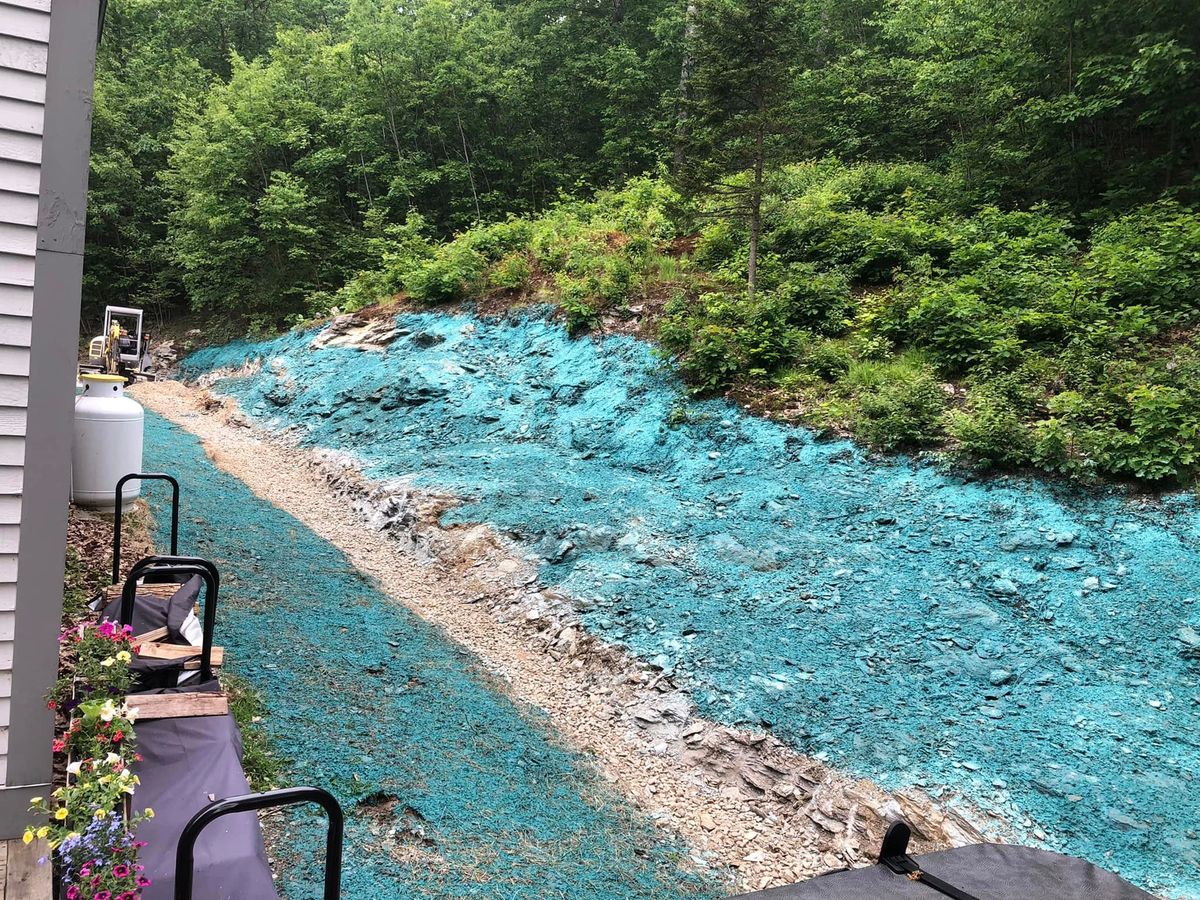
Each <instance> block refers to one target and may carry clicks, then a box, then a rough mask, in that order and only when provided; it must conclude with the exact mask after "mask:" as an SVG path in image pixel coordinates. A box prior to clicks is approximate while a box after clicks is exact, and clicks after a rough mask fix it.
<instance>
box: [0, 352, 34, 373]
mask: <svg viewBox="0 0 1200 900" xmlns="http://www.w3.org/2000/svg"><path fill="white" fill-rule="evenodd" d="M0 375H21V376H24V377H28V376H29V348H28V347H3V346H0Z"/></svg>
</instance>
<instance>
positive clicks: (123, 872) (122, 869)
mask: <svg viewBox="0 0 1200 900" xmlns="http://www.w3.org/2000/svg"><path fill="white" fill-rule="evenodd" d="M113 875H115V876H116V877H117V878H126V877H128V875H129V866H127V865H125V863H118V864H117V865H115V866H113Z"/></svg>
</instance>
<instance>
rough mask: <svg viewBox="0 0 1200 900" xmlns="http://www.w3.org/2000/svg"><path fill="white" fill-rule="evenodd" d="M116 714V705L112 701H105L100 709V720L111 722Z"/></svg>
mask: <svg viewBox="0 0 1200 900" xmlns="http://www.w3.org/2000/svg"><path fill="white" fill-rule="evenodd" d="M116 714H117V705H116V704H115V703H113V702H112V700H105V701H104V704H103V705H102V706H101V707H100V718H101V719H102V720H103V721H105V722H111V721H112V720H113V717H114V716H116Z"/></svg>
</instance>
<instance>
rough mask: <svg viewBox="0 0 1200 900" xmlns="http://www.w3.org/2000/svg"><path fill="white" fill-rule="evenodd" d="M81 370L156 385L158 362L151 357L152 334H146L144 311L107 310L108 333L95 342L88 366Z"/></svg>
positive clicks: (97, 338)
mask: <svg viewBox="0 0 1200 900" xmlns="http://www.w3.org/2000/svg"><path fill="white" fill-rule="evenodd" d="M93 360H95V362H93ZM79 368H80V369H81V370H83V371H89V372H104V373H105V374H107V375H120V376H121V377H123V378H124V379H125V380H126V381H134V380H135V379H138V378H145V379H147V380H149V381H153V380H154V378H155V374H154V371H153V370H154V359H153V357H152V356H151V355H150V334H149V332H147V331H143V330H142V311H141V310H140V309H133V308H131V307H128V306H108V307H105V309H104V333H103V334H99V335H97V336H96V337H94V338H92V341H91V345H90V346H89V347H88V362H86V363H84V364H82V365H81V366H80V367H79Z"/></svg>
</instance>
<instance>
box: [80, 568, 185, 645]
mask: <svg viewBox="0 0 1200 900" xmlns="http://www.w3.org/2000/svg"><path fill="white" fill-rule="evenodd" d="M200 584H201V582H200V576H198V575H193V576H192V577H190V578H189V579H188V580H187V581H185V582H184V583H183V584H182V585H180V588H179V590H177V591H176V592H175V593H174V594H173V595H172V596H171V598H170V599H169V600H163V599H161V598H159V597H151V596H147V595H144V594H141V595H137V596H135V597H134V600H133V621H132V622H131V623H130V624H132V625H133V633H134V634H145V633H146V632H148V631H154V630H155V629H156V628H164V627H165V628H166V629H167V631H168V632H169V633H168V635H167V640H168V642H169V643H173V644H182V643H188V641H187V640H185V638H184V635H183V628H184V623H185V622H186V621H187V617H188V616H189V615H191V612H192V607H193V606H194V605H195V603H196V600H197V598H199V596H200ZM100 618H101V619H111V620H112V621H113V622H116V621H118V620H119V619H120V618H121V597H120V595H119V594H118V595H117V597H116V598H115V599H113V600H111V601H110V602H109V603H108V604H107V605H106V606H105V607H104V610H103V612H101V614H100Z"/></svg>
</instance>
